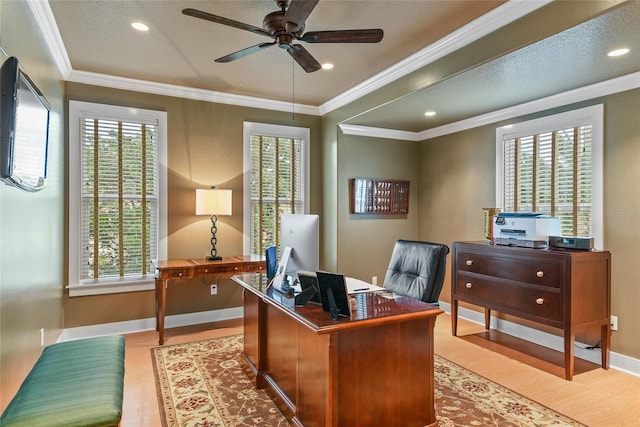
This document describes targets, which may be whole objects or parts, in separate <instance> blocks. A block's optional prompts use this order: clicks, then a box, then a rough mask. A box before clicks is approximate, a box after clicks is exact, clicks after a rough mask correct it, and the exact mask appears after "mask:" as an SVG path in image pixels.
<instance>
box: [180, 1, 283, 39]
mask: <svg viewBox="0 0 640 427" xmlns="http://www.w3.org/2000/svg"><path fill="white" fill-rule="evenodd" d="M182 13H183V14H185V15H187V16H193V17H194V18H200V19H204V20H205V21H211V22H215V23H217V24H222V25H228V26H230V27H234V28H239V29H241V30H245V31H251V32H252V33H255V34H260V35H261V36H267V37H271V34H269V32H267V31H265V30H263V29H262V28H258V27H254V26H253V25H249V24H245V23H244V22H238V21H234V20H233V19H229V18H224V17H222V16H218V15H212V14H211V13H207V12H203V11H201V10H197V9H191V8H187V9H183V10H182Z"/></svg>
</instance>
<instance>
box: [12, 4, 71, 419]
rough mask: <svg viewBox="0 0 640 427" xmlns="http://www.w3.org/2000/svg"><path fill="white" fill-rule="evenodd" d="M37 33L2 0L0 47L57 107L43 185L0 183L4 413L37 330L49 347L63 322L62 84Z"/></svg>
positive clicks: (19, 10) (22, 8)
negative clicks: (37, 187)
mask: <svg viewBox="0 0 640 427" xmlns="http://www.w3.org/2000/svg"><path fill="white" fill-rule="evenodd" d="M33 28H37V25H36V23H35V22H34V21H33V18H32V15H31V12H30V11H29V8H28V5H27V3H26V2H22V1H5V0H2V1H0V47H2V49H3V50H4V51H5V52H6V53H7V55H9V56H16V57H17V58H18V60H19V61H20V63H21V64H22V66H23V67H24V69H25V70H26V72H27V74H29V76H30V77H31V79H32V80H33V81H34V82H35V84H36V85H37V86H38V88H39V89H40V90H41V91H42V92H43V93H44V95H45V97H46V98H47V100H48V101H49V103H50V104H51V106H52V113H51V131H50V134H49V164H48V181H47V186H46V188H45V189H44V190H42V191H39V192H36V193H30V192H25V191H22V190H19V189H17V188H14V187H9V186H7V185H4V184H0V241H1V242H2V244H1V245H0V362H1V363H0V409H4V407H5V406H6V405H7V404H8V403H9V399H10V398H11V396H13V393H14V392H15V391H16V390H17V388H18V387H19V385H20V382H21V381H22V379H23V378H24V376H25V375H26V373H27V372H28V371H29V369H31V366H32V365H33V363H34V361H35V360H36V359H37V357H38V356H39V355H40V351H41V346H40V329H42V328H44V330H45V332H44V341H45V344H50V343H52V342H55V341H56V340H57V338H58V337H59V336H60V333H61V330H62V319H63V311H62V295H63V291H64V289H63V287H62V283H63V269H62V268H63V267H62V266H63V253H64V235H63V223H64V216H63V215H64V211H63V197H64V180H63V173H62V171H63V165H64V157H63V142H62V141H63V139H62V132H63V130H62V96H63V94H62V90H63V86H62V78H61V77H60V74H59V72H58V70H57V68H56V67H55V65H54V63H53V61H52V60H51V58H50V56H49V53H48V49H47V48H46V46H45V45H44V43H43V41H42V38H41V35H40V33H39V32H38V31H34V30H33ZM0 59H1V62H4V60H5V59H6V57H5V56H3V55H0Z"/></svg>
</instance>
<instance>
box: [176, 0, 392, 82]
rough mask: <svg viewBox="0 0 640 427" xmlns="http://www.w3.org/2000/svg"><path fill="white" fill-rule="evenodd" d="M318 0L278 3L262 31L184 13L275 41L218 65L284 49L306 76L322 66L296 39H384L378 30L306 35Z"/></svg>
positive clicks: (281, 0) (191, 11)
mask: <svg viewBox="0 0 640 427" xmlns="http://www.w3.org/2000/svg"><path fill="white" fill-rule="evenodd" d="M318 1H319V0H291V1H289V0H275V2H276V4H277V5H278V7H279V8H280V10H279V11H276V12H271V13H269V14H268V15H267V16H265V17H264V20H263V22H262V27H263V28H259V27H255V26H253V25H250V24H245V23H243V22H239V21H234V20H233V19H229V18H224V17H222V16H218V15H213V14H211V13H208V12H203V11H201V10H197V9H191V8H187V9H184V10H183V11H182V13H183V14H185V15H187V16H191V17H194V18H199V19H204V20H206V21H211V22H215V23H217V24H222V25H227V26H229V27H234V28H238V29H240V30H245V31H250V32H252V33H254V34H259V35H261V36H265V37H270V38H272V39H273V42H270V43H259V44H256V45H254V46H249V47H247V48H244V49H241V50H239V51H237V52H233V53H230V54H228V55H225V56H222V57H220V58H218V59H216V62H220V63H226V62H231V61H235V60H236V59H240V58H242V57H245V56H247V55H250V54H252V53H255V52H258V51H261V50H263V49H265V48H268V47H271V46H278V47H280V48H281V49H285V50H286V51H287V52H288V53H289V55H291V57H292V58H293V59H294V60H295V61H296V62H297V63H298V65H300V67H302V69H303V70H305V71H306V72H307V73H312V72H314V71H318V70H319V69H321V68H322V66H321V65H320V63H319V62H318V61H317V60H316V59H315V58H314V57H313V55H311V53H309V51H308V50H307V49H305V48H304V46H302V45H300V44H296V43H294V42H295V41H296V40H297V41H301V42H305V43H378V42H379V41H380V40H382V37H383V35H384V33H383V31H382V30H381V29H379V28H372V29H361V30H330V31H310V32H307V33H304V29H305V21H306V20H307V18H308V17H309V15H310V14H311V12H312V11H313V9H314V8H315V7H316V5H317V4H318Z"/></svg>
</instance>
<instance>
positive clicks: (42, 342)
mask: <svg viewBox="0 0 640 427" xmlns="http://www.w3.org/2000/svg"><path fill="white" fill-rule="evenodd" d="M40 347H44V328H42V329H40Z"/></svg>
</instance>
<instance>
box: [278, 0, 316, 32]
mask: <svg viewBox="0 0 640 427" xmlns="http://www.w3.org/2000/svg"><path fill="white" fill-rule="evenodd" d="M318 1H319V0H291V3H290V4H289V8H288V9H287V11H286V12H285V14H284V19H283V20H282V22H284V23H285V27H287V31H288V32H296V31H298V30H299V29H301V28H302V27H303V25H304V22H305V21H306V20H307V18H308V17H309V15H310V14H311V12H312V11H313V9H314V8H315V7H316V5H317V4H318ZM288 24H289V25H288ZM291 24H293V25H295V26H294V27H291V28H289V27H290V26H291Z"/></svg>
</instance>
